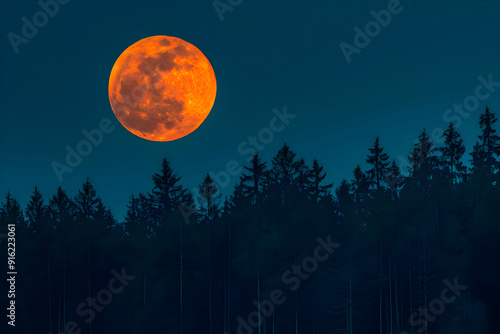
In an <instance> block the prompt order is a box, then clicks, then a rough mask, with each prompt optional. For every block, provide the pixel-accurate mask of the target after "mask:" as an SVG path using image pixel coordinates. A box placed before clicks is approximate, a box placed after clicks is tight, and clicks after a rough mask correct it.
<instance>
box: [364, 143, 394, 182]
mask: <svg viewBox="0 0 500 334" xmlns="http://www.w3.org/2000/svg"><path fill="white" fill-rule="evenodd" d="M369 150H370V155H369V156H368V157H367V158H366V162H367V163H368V164H369V165H370V166H371V169H370V170H368V175H369V179H370V183H371V185H372V186H374V187H375V189H379V188H380V186H381V185H382V181H384V179H385V176H386V173H387V167H388V166H389V156H388V155H387V153H385V152H384V148H383V147H381V146H380V139H379V137H377V138H376V139H375V144H374V145H373V147H372V148H370V149H369Z"/></svg>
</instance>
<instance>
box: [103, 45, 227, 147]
mask: <svg viewBox="0 0 500 334" xmlns="http://www.w3.org/2000/svg"><path fill="white" fill-rule="evenodd" d="M108 93H109V101H110V103H111V108H113V112H114V113H115V115H116V117H117V118H118V120H119V121H120V123H121V124H122V125H123V126H124V127H125V128H126V129H127V130H129V131H130V132H132V133H133V134H135V135H136V136H139V137H141V138H144V139H147V140H152V141H172V140H176V139H179V138H182V137H184V136H187V135H188V134H190V133H191V132H193V131H194V130H196V129H197V128H198V127H199V126H200V125H201V123H203V121H204V120H205V119H206V118H207V116H208V114H209V113H210V110H211V109H212V107H213V105H214V102H215V95H216V93H217V83H216V80H215V73H214V70H213V68H212V66H211V65H210V62H209V61H208V59H207V58H206V57H205V55H204V54H203V53H202V52H201V51H200V50H198V49H197V48H196V47H195V46H194V45H192V44H190V43H188V42H186V41H183V40H182V39H179V38H176V37H170V36H153V37H148V38H145V39H142V40H140V41H138V42H136V43H134V44H133V45H131V46H130V47H128V48H127V49H126V50H125V51H124V52H123V53H122V54H121V55H120V57H119V58H118V59H117V61H116V63H115V65H114V66H113V69H112V70H111V75H110V78H109V91H108Z"/></svg>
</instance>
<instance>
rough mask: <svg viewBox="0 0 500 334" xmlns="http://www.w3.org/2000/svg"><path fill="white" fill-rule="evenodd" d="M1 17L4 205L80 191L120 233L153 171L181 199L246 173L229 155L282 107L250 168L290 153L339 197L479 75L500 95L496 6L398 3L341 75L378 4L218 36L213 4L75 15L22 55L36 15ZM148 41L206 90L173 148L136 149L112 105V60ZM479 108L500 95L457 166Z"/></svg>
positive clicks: (296, 14) (240, 24)
mask: <svg viewBox="0 0 500 334" xmlns="http://www.w3.org/2000/svg"><path fill="white" fill-rule="evenodd" d="M224 2H226V1H224ZM0 6H1V8H0V13H1V14H0V15H1V20H0V25H1V36H2V42H1V43H0V48H1V58H0V108H1V116H0V117H1V118H0V157H1V158H0V159H1V163H0V193H1V194H2V196H3V195H4V194H5V193H6V192H7V191H8V190H10V191H11V192H12V194H13V195H14V196H15V197H17V198H18V199H19V200H20V201H21V204H22V205H25V203H26V202H27V200H28V199H29V196H30V195H31V193H32V190H33V187H34V186H35V185H37V186H38V187H39V189H40V190H41V192H42V193H43V194H44V195H45V196H46V197H49V196H52V194H53V193H54V192H55V190H56V188H57V187H58V186H59V185H61V186H62V187H63V188H64V189H65V190H67V191H68V193H69V194H70V195H74V194H75V193H76V191H77V189H78V188H79V187H80V186H81V184H82V183H83V182H84V181H85V179H86V177H89V178H90V179H91V181H93V183H94V185H95V187H96V189H97V191H98V193H99V195H100V196H101V197H102V198H103V200H104V202H105V204H106V205H108V206H110V207H111V209H112V210H113V212H114V213H115V214H116V216H117V218H119V219H121V216H122V215H123V213H124V212H125V205H126V204H127V201H128V198H129V196H130V195H131V194H132V193H134V194H137V193H139V192H141V191H142V192H147V191H150V190H151V188H152V181H151V175H152V174H153V173H155V172H156V171H158V170H159V167H160V164H161V159H162V158H163V157H167V158H168V159H169V160H170V162H171V164H172V166H173V168H174V171H175V172H176V173H178V174H179V175H181V176H182V177H183V179H182V180H183V184H184V185H186V186H187V187H189V188H192V187H194V186H196V185H198V184H199V183H201V181H202V179H203V177H204V175H205V174H206V173H207V172H209V171H213V172H218V171H221V170H224V169H225V166H226V163H227V162H228V161H230V160H236V161H238V162H239V163H241V164H244V163H245V159H246V156H243V155H241V154H240V153H238V150H237V147H238V145H239V144H240V143H241V142H243V141H245V140H246V139H247V137H248V136H249V135H257V134H258V133H259V131H260V130H261V129H262V128H265V127H268V125H269V121H270V120H271V118H272V117H273V116H274V114H273V113H272V110H273V108H277V109H278V110H282V109H283V107H284V106H286V107H287V110H288V112H289V113H291V114H295V115H297V117H296V118H295V119H293V120H291V121H290V124H289V125H287V126H286V128H285V129H284V130H283V131H282V132H280V133H277V134H276V135H275V138H274V140H273V141H272V142H271V143H269V144H267V145H266V146H265V148H264V149H263V150H262V152H261V154H262V156H263V157H264V158H265V159H266V160H269V159H270V158H271V157H272V156H273V155H274V154H275V153H276V152H277V150H278V149H279V148H280V147H281V146H282V145H283V143H284V142H287V143H288V144H289V145H290V146H291V148H292V149H293V150H294V151H295V152H296V153H297V155H298V156H299V157H304V158H305V159H306V161H307V162H308V163H311V162H312V159H313V158H315V157H316V158H318V159H319V161H320V162H321V163H323V164H324V165H325V168H326V170H327V172H328V180H329V181H333V182H335V185H336V186H338V185H339V184H340V181H341V179H342V178H348V179H350V178H351V175H352V170H353V169H354V168H355V166H356V164H358V163H360V164H362V166H364V160H365V157H366V155H367V152H368V148H369V147H370V146H371V145H372V144H373V141H374V139H375V137H376V136H377V135H380V137H381V143H382V144H383V146H384V147H385V148H386V150H387V152H388V153H389V154H390V155H391V157H393V158H397V157H398V156H399V155H405V156H406V155H408V152H409V151H410V149H411V147H412V145H413V141H414V139H415V138H416V137H417V136H418V135H419V133H420V132H421V130H422V128H424V127H425V128H427V129H428V130H429V131H432V129H434V128H445V127H446V126H447V123H446V122H445V121H444V120H443V114H444V112H445V111H446V110H447V109H448V108H451V107H452V106H453V104H454V103H462V102H463V101H464V99H465V98H467V97H468V96H470V95H473V94H474V91H475V88H476V86H477V85H478V84H479V81H478V79H477V78H478V76H483V77H484V78H487V77H488V76H489V75H491V76H492V78H493V80H494V81H500V64H499V59H500V57H499V51H500V44H499V43H498V41H499V36H500V20H499V18H500V1H478V0H471V1H457V0H453V1H451V0H449V1H443V0H434V1H424V0H413V1H409V0H402V1H401V6H402V8H403V10H402V12H401V13H400V14H397V15H394V16H393V17H392V20H391V22H390V24H389V25H388V26H387V27H385V28H382V29H381V31H380V33H379V34H378V35H377V36H375V37H373V38H372V39H371V42H370V44H369V45H368V46H367V47H366V48H364V49H362V50H361V53H359V54H354V55H352V62H351V63H350V64H348V63H347V61H346V59H345V58H344V55H343V54H342V51H341V49H340V47H339V44H340V43H341V42H346V43H349V44H353V39H354V36H355V32H354V30H353V29H354V27H356V26H358V27H360V28H361V29H363V30H364V26H365V25H366V24H367V23H368V22H370V21H371V20H373V17H372V16H371V14H370V11H372V10H374V11H379V10H382V9H386V8H387V6H388V2H387V1H379V0H376V1H374V0H371V1H351V0H349V1H348V0H342V1H309V2H305V1H294V0H287V1H250V0H244V1H243V2H242V3H241V4H240V5H238V6H236V7H235V8H234V9H233V11H232V12H226V13H225V14H224V21H221V20H220V19H219V16H218V14H217V12H216V11H215V9H214V6H213V4H212V1H211V0H203V1H187V0H183V1H171V0H168V1H167V0H162V1H141V2H138V1H128V0H121V1H103V0H100V1H82V0H72V1H70V2H69V3H68V4H65V5H61V6H60V8H59V13H57V15H55V16H54V17H53V18H50V20H49V22H48V24H47V25H46V26H44V27H41V28H39V32H38V33H37V35H36V36H34V37H33V38H32V39H30V40H29V42H28V44H25V45H24V44H23V45H20V46H19V53H18V54H16V53H15V52H14V51H13V48H12V46H11V43H10V42H9V39H8V37H7V34H8V33H9V32H13V33H16V34H20V33H21V27H22V24H23V23H22V21H21V18H22V17H24V16H26V17H27V18H29V19H30V20H31V18H32V17H33V15H34V14H35V13H36V12H38V11H39V10H40V7H39V5H38V4H37V2H36V1H20V0H15V1H14V0H12V1H2V2H1V5H0ZM154 35H168V36H175V37H179V38H182V39H184V40H186V41H188V42H190V43H192V44H194V45H195V46H197V47H198V48H199V49H200V50H201V51H202V52H203V53H204V54H205V56H206V57H207V58H208V59H209V60H210V62H211V64H212V66H213V68H214V71H215V74H216V77H217V83H218V92H217V98H216V101H215V105H214V108H213V109H212V112H211V113H210V115H209V116H208V118H207V119H206V121H205V122H204V123H203V124H202V125H201V126H200V128H199V129H198V130H196V131H195V132H194V133H192V134H190V135H188V136H187V137H185V138H182V139H179V140H176V141H173V142H165V143H158V142H150V141H147V140H144V139H141V138H139V137H136V136H134V135H132V134H131V133H129V132H128V131H127V130H126V129H125V128H123V126H121V124H120V123H119V122H118V120H117V119H116V118H115V116H114V114H113V112H112V110H111V107H110V104H109V100H108V90H107V89H108V79H109V74H110V71H111V68H112V67H113V64H114V62H115V60H116V59H117V58H118V56H119V55H120V54H121V53H122V52H123V51H124V50H125V49H126V48H127V47H128V46H130V45H131V44H133V43H135V42H136V41H138V40H140V39H142V38H145V37H149V36H154ZM486 105H489V106H490V107H491V108H492V111H493V112H496V113H497V115H498V114H499V113H500V88H498V92H493V93H492V94H491V96H490V97H489V98H487V99H486V100H484V101H481V102H480V105H479V107H478V109H477V110H476V111H475V112H472V113H471V116H470V117H469V118H467V119H463V121H462V124H460V127H459V131H460V132H461V133H462V135H463V136H464V138H465V142H466V145H467V149H468V152H467V153H469V152H470V149H471V147H472V145H473V143H474V141H475V140H476V137H477V135H478V133H479V130H478V127H477V118H478V115H479V113H480V112H482V111H484V108H485V106H486ZM103 118H109V119H111V120H112V122H113V124H115V125H116V129H115V130H114V131H113V132H112V133H110V134H106V135H105V136H104V140H103V143H102V144H101V145H99V146H98V147H95V148H94V150H93V152H92V154H91V155H89V156H88V157H85V158H83V162H82V163H81V164H80V165H79V166H78V167H77V168H75V170H74V171H73V172H72V173H71V174H65V175H64V180H63V182H62V183H60V182H59V181H58V179H57V177H56V175H55V173H54V171H53V169H52V166H51V164H52V162H53V161H59V162H61V163H64V159H65V156H66V151H65V146H66V145H70V146H71V147H73V148H75V147H76V145H77V144H78V142H79V141H81V140H82V139H85V137H84V136H83V134H82V130H84V129H86V130H91V129H93V128H96V127H97V126H98V124H99V122H100V121H101V120H102V119H103ZM467 159H468V157H467ZM235 181H236V178H235V177H233V178H232V183H231V186H230V187H228V188H226V189H225V190H224V192H225V193H228V192H229V191H230V190H231V189H232V186H233V185H234V182H235Z"/></svg>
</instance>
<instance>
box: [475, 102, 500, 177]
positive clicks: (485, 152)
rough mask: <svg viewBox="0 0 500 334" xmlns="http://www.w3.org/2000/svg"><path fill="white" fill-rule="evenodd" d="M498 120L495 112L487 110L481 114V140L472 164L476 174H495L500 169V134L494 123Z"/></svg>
mask: <svg viewBox="0 0 500 334" xmlns="http://www.w3.org/2000/svg"><path fill="white" fill-rule="evenodd" d="M497 121H498V119H497V118H496V117H495V114H494V113H492V112H490V109H489V108H488V107H486V111H485V112H484V113H483V114H481V116H479V126H480V128H481V130H482V133H481V135H480V136H479V142H478V143H476V145H475V146H474V150H473V152H472V153H471V155H472V165H473V169H474V171H475V173H476V174H482V175H484V176H487V177H491V176H493V175H494V174H495V173H497V172H498V170H499V169H500V161H498V157H499V156H500V136H498V135H497V130H496V129H494V128H493V125H494V124H495V123H496V122H497Z"/></svg>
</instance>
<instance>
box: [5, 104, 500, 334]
mask: <svg viewBox="0 0 500 334" xmlns="http://www.w3.org/2000/svg"><path fill="white" fill-rule="evenodd" d="M496 122H497V118H496V117H495V115H494V114H493V113H492V112H491V111H490V110H489V109H488V108H486V111H485V112H484V113H483V114H482V115H481V116H480V119H479V126H480V128H481V130H482V131H481V135H480V136H479V138H478V142H477V143H476V144H475V146H474V149H473V151H472V152H471V153H470V154H469V155H468V156H467V155H466V154H465V147H464V144H463V140H462V138H461V136H460V134H459V133H458V132H457V130H456V129H455V128H454V126H453V125H452V124H450V126H449V127H448V128H447V130H446V131H445V132H444V134H443V136H444V144H443V145H442V146H440V147H436V146H435V145H434V144H433V142H432V141H431V140H430V138H429V137H428V135H427V134H426V132H425V130H424V131H423V132H422V133H421V135H420V136H419V140H418V143H417V144H415V146H414V148H413V150H412V151H411V152H410V154H409V158H408V159H409V162H410V164H411V167H410V168H409V170H408V173H406V171H405V173H401V170H400V168H399V167H398V166H397V164H396V162H395V161H394V160H392V161H391V159H390V158H389V156H388V155H387V154H386V153H385V152H384V148H383V147H382V145H381V143H380V141H379V138H377V139H376V140H375V143H374V145H373V147H372V148H370V149H369V151H368V156H367V159H366V163H367V164H366V165H367V166H368V169H367V170H363V169H362V168H361V167H360V166H358V167H356V168H355V169H354V171H353V178H352V180H349V181H348V180H343V181H342V182H340V184H339V185H338V186H336V187H333V185H332V184H326V183H325V177H326V172H325V171H324V169H323V166H321V164H320V163H319V162H318V161H317V160H314V161H313V162H312V164H311V165H308V164H307V163H306V162H305V161H304V159H300V158H298V157H297V156H296V154H295V152H293V151H292V150H291V148H290V147H289V146H287V145H286V144H285V145H284V146H283V147H282V148H281V149H280V150H279V151H278V152H277V154H276V156H275V157H274V158H273V159H272V160H271V161H270V162H264V161H262V160H261V158H260V157H259V156H258V155H255V156H254V157H253V158H252V160H251V161H250V162H249V164H248V165H247V166H246V167H245V169H244V172H243V173H242V174H241V176H240V182H239V183H238V184H237V186H236V187H235V189H234V191H233V192H232V194H231V195H230V196H228V197H225V198H223V197H222V195H221V194H220V192H219V190H218V187H217V185H216V183H215V182H214V180H213V179H212V178H211V177H210V175H208V174H207V176H206V177H205V178H204V180H203V181H202V182H201V184H200V186H199V192H198V194H196V195H193V194H192V193H191V192H189V191H188V190H187V189H186V188H185V187H183V186H182V185H181V182H180V177H179V176H178V175H177V174H175V172H174V171H173V170H172V169H171V167H170V165H169V163H168V161H167V160H166V159H165V160H163V163H162V165H161V169H160V170H159V172H158V173H156V174H154V175H153V177H152V179H153V184H154V186H153V188H152V190H151V192H149V193H145V194H143V193H141V194H138V195H136V196H131V198H130V201H129V203H128V211H127V214H126V218H125V220H124V221H117V220H116V219H115V218H114V217H113V214H112V213H111V211H110V210H109V209H108V208H107V207H106V206H105V205H104V204H103V202H102V201H101V199H100V198H99V196H98V194H97V193H96V190H95V189H94V186H93V185H92V183H91V182H90V181H88V180H87V182H85V183H84V184H83V186H82V188H81V189H80V190H79V192H78V194H77V195H76V196H74V197H70V196H69V195H68V194H67V193H66V192H65V191H64V190H63V189H61V188H59V189H58V190H57V193H56V194H55V195H54V196H53V197H52V198H50V199H48V200H46V199H44V198H43V197H42V195H41V194H40V192H39V191H38V189H37V188H35V190H34V193H33V195H32V197H31V200H30V202H29V203H28V205H27V207H26V208H25V210H22V209H21V207H20V205H19V203H18V201H17V200H16V199H14V198H13V197H12V196H11V195H10V194H7V195H6V197H5V200H4V202H3V204H2V207H1V210H0V231H2V232H3V231H5V233H6V232H7V225H8V224H15V226H16V238H17V240H16V246H17V247H16V248H17V251H16V266H17V272H18V276H17V282H16V318H17V322H16V330H17V331H18V332H19V333H208V334H212V333H259V334H261V333H262V334H265V333H269V334H271V333H272V334H274V333H287V334H288V333H297V334H298V333H311V334H322V333H325V334H326V333H348V334H352V333H360V334H363V333H380V334H382V333H391V334H392V333H400V332H401V331H405V332H408V333H410V332H411V333H417V332H418V333H453V334H458V333H467V334H474V333H478V334H480V333H495V334H497V333H500V329H499V325H498V323H497V322H496V315H497V311H498V309H499V306H498V300H499V298H500V290H499V289H498V286H497V285H498V282H499V279H500V268H499V261H498V259H497V256H498V255H499V254H500V252H499V251H500V246H499V243H498V240H497V239H498V230H499V229H500V219H499V214H500V193H499V190H500V184H499V177H500V172H499V170H500V162H499V156H500V137H499V136H498V135H497V133H496V130H495V128H494V124H495V123H496ZM466 160H469V161H470V162H471V163H470V166H471V167H470V168H469V167H466V166H465V165H464V161H466ZM403 174H404V175H405V176H404V175H403ZM0 240H2V243H1V244H0V247H1V248H2V249H1V253H2V254H7V242H6V239H5V238H4V239H0ZM332 243H336V244H338V245H337V246H338V247H336V248H335V250H334V251H331V250H330V249H328V247H326V245H325V244H330V245H331V244H332ZM318 245H320V246H321V247H322V248H318ZM318 250H321V252H322V253H321V257H322V259H321V260H319V257H318V256H319V255H318V254H319V253H318ZM312 258H314V259H315V260H312ZM315 263H316V265H315ZM0 285H1V287H0V288H1V291H7V290H8V286H7V282H6V280H2V282H1V283H0ZM2 294H3V293H2ZM3 300H6V299H3ZM6 307H7V304H5V303H3V306H2V308H3V309H4V310H5V308H6ZM259 311H260V312H259ZM5 322H6V321H5V317H4V321H3V323H2V326H3V325H4V323H5ZM259 324H261V325H260V326H259ZM2 332H3V331H2Z"/></svg>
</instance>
